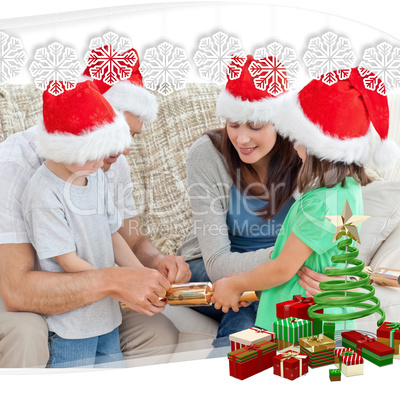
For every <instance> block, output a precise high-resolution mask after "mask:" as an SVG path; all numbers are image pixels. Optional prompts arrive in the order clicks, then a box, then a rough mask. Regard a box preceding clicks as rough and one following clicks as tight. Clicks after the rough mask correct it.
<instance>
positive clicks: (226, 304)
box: [211, 275, 242, 313]
mask: <svg viewBox="0 0 400 402" xmlns="http://www.w3.org/2000/svg"><path fill="white" fill-rule="evenodd" d="M237 278H238V275H231V276H228V277H225V278H222V279H220V280H219V281H217V282H215V283H214V284H213V290H214V294H213V296H212V298H211V302H212V303H213V304H214V307H215V308H216V309H217V310H219V309H220V308H222V311H223V312H224V313H227V312H228V311H229V309H230V308H231V309H232V310H233V311H235V312H236V313H237V312H238V311H239V299H240V295H241V294H242V293H241V292H240V291H239V290H238V289H237Z"/></svg>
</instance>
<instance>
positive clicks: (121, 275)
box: [111, 267, 171, 316]
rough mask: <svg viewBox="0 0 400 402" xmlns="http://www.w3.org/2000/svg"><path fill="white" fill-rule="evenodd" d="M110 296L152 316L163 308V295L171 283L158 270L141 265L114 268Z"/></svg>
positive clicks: (164, 303)
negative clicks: (161, 299)
mask: <svg viewBox="0 0 400 402" xmlns="http://www.w3.org/2000/svg"><path fill="white" fill-rule="evenodd" d="M111 286H112V288H113V291H112V294H111V297H113V298H115V299H117V300H118V301H120V302H122V303H125V304H126V305H127V306H128V307H130V308H131V309H132V310H134V311H137V312H138V313H140V314H143V315H149V316H152V315H154V314H157V313H160V312H161V311H163V310H164V308H165V305H166V301H160V298H163V297H165V295H166V292H167V290H168V289H169V288H170V287H171V283H170V282H169V281H168V280H167V279H166V278H165V277H164V276H163V275H162V274H160V273H159V272H158V271H156V270H154V269H150V268H142V267H135V268H132V267H119V268H115V274H114V275H112V284H111Z"/></svg>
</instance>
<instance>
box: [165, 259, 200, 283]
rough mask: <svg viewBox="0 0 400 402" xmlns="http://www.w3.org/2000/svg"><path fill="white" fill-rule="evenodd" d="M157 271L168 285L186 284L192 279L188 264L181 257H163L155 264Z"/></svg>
mask: <svg viewBox="0 0 400 402" xmlns="http://www.w3.org/2000/svg"><path fill="white" fill-rule="evenodd" d="M157 271H158V272H160V273H161V274H162V275H164V277H165V278H167V279H168V281H169V282H170V283H187V282H189V280H190V278H191V277H192V273H191V272H190V269H189V264H188V263H187V262H185V260H184V258H183V257H182V256H174V255H165V256H163V258H161V259H160V261H159V263H158V264H157Z"/></svg>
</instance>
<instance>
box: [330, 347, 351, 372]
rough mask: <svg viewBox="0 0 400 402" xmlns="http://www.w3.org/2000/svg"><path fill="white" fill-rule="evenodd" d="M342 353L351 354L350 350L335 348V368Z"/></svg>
mask: <svg viewBox="0 0 400 402" xmlns="http://www.w3.org/2000/svg"><path fill="white" fill-rule="evenodd" d="M344 352H353V349H352V348H337V349H335V361H334V363H335V366H336V367H339V356H340V355H342V354H343V353H344Z"/></svg>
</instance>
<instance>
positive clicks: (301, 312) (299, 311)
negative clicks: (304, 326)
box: [276, 295, 324, 334]
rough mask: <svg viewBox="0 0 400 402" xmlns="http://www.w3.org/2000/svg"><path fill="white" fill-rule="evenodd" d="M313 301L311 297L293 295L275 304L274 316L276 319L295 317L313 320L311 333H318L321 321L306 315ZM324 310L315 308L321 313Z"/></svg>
mask: <svg viewBox="0 0 400 402" xmlns="http://www.w3.org/2000/svg"><path fill="white" fill-rule="evenodd" d="M314 304H315V303H314V301H313V298H312V297H303V296H301V295H294V296H293V299H292V300H287V301H284V302H282V303H277V305H276V317H277V318H278V319H283V318H289V317H296V318H302V319H303V320H309V321H311V322H313V326H312V328H313V329H312V331H313V334H320V333H321V332H322V322H321V321H320V320H312V319H311V318H310V317H309V316H308V309H309V308H310V307H311V306H313V305H314ZM323 311H324V310H317V311H316V313H321V314H322V313H323Z"/></svg>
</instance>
